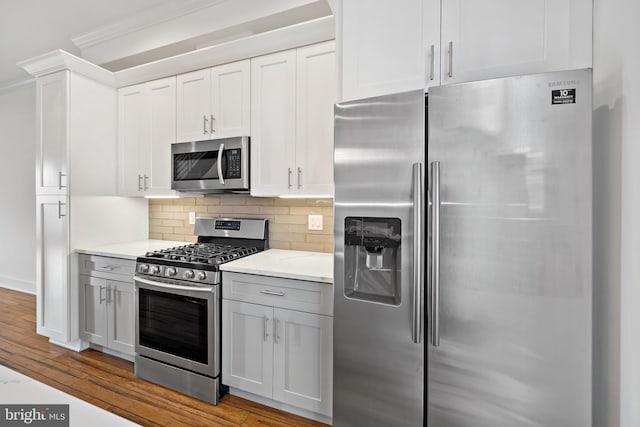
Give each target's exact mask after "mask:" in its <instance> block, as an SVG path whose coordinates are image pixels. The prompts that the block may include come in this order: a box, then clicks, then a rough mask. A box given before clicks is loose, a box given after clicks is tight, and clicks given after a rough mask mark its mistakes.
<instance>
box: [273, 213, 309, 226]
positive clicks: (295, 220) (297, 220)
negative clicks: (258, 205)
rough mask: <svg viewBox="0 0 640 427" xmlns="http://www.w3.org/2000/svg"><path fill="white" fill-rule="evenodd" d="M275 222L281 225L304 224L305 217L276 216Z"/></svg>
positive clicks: (305, 221)
mask: <svg viewBox="0 0 640 427" xmlns="http://www.w3.org/2000/svg"><path fill="white" fill-rule="evenodd" d="M275 219H276V222H280V223H283V224H306V223H307V217H306V216H301V215H276V218H275Z"/></svg>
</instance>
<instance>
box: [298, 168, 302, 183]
mask: <svg viewBox="0 0 640 427" xmlns="http://www.w3.org/2000/svg"><path fill="white" fill-rule="evenodd" d="M300 187H302V168H301V167H298V188H300Z"/></svg>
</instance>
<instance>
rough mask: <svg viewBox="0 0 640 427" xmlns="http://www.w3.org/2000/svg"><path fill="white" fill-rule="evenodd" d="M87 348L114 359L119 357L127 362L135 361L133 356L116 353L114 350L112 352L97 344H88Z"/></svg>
mask: <svg viewBox="0 0 640 427" xmlns="http://www.w3.org/2000/svg"><path fill="white" fill-rule="evenodd" d="M89 347H90V348H92V349H94V350H96V351H101V352H102V353H104V354H108V355H111V356H115V357H119V358H120V359H124V360H127V361H129V362H134V361H135V356H131V355H129V354H126V353H122V352H120V351H116V350H112V349H110V348H108V347H103V346H101V345H98V344H94V343H90V344H89Z"/></svg>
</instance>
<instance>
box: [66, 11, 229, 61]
mask: <svg viewBox="0 0 640 427" xmlns="http://www.w3.org/2000/svg"><path fill="white" fill-rule="evenodd" d="M223 1H227V0H217V1H213V2H212V1H211V0H182V1H181V2H169V3H165V4H162V5H158V6H156V7H153V8H149V9H147V10H146V11H145V12H144V13H140V14H135V15H131V16H129V17H127V18H125V19H123V20H121V21H119V22H116V23H114V24H111V25H105V26H103V27H100V28H98V29H96V30H94V31H90V32H88V33H84V34H80V35H77V36H75V37H72V38H71V41H72V42H73V44H75V45H76V46H78V48H79V49H80V50H82V49H86V48H88V47H90V46H95V45H97V44H100V43H104V42H105V41H107V40H113V39H115V38H118V37H122V36H125V35H127V34H130V33H133V32H136V31H140V30H142V29H144V28H148V27H151V26H153V25H156V24H159V23H162V22H166V21H171V20H174V19H178V18H180V17H181V16H184V15H188V14H190V13H195V12H198V11H199V10H201V9H205V8H208V7H211V6H214V5H216V4H218V3H221V2H223Z"/></svg>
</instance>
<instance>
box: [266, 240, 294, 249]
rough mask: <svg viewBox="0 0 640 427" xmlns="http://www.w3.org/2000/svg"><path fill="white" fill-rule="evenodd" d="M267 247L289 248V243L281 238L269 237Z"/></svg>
mask: <svg viewBox="0 0 640 427" xmlns="http://www.w3.org/2000/svg"><path fill="white" fill-rule="evenodd" d="M269 247H270V248H271V249H291V243H289V242H287V241H282V240H271V239H269Z"/></svg>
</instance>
